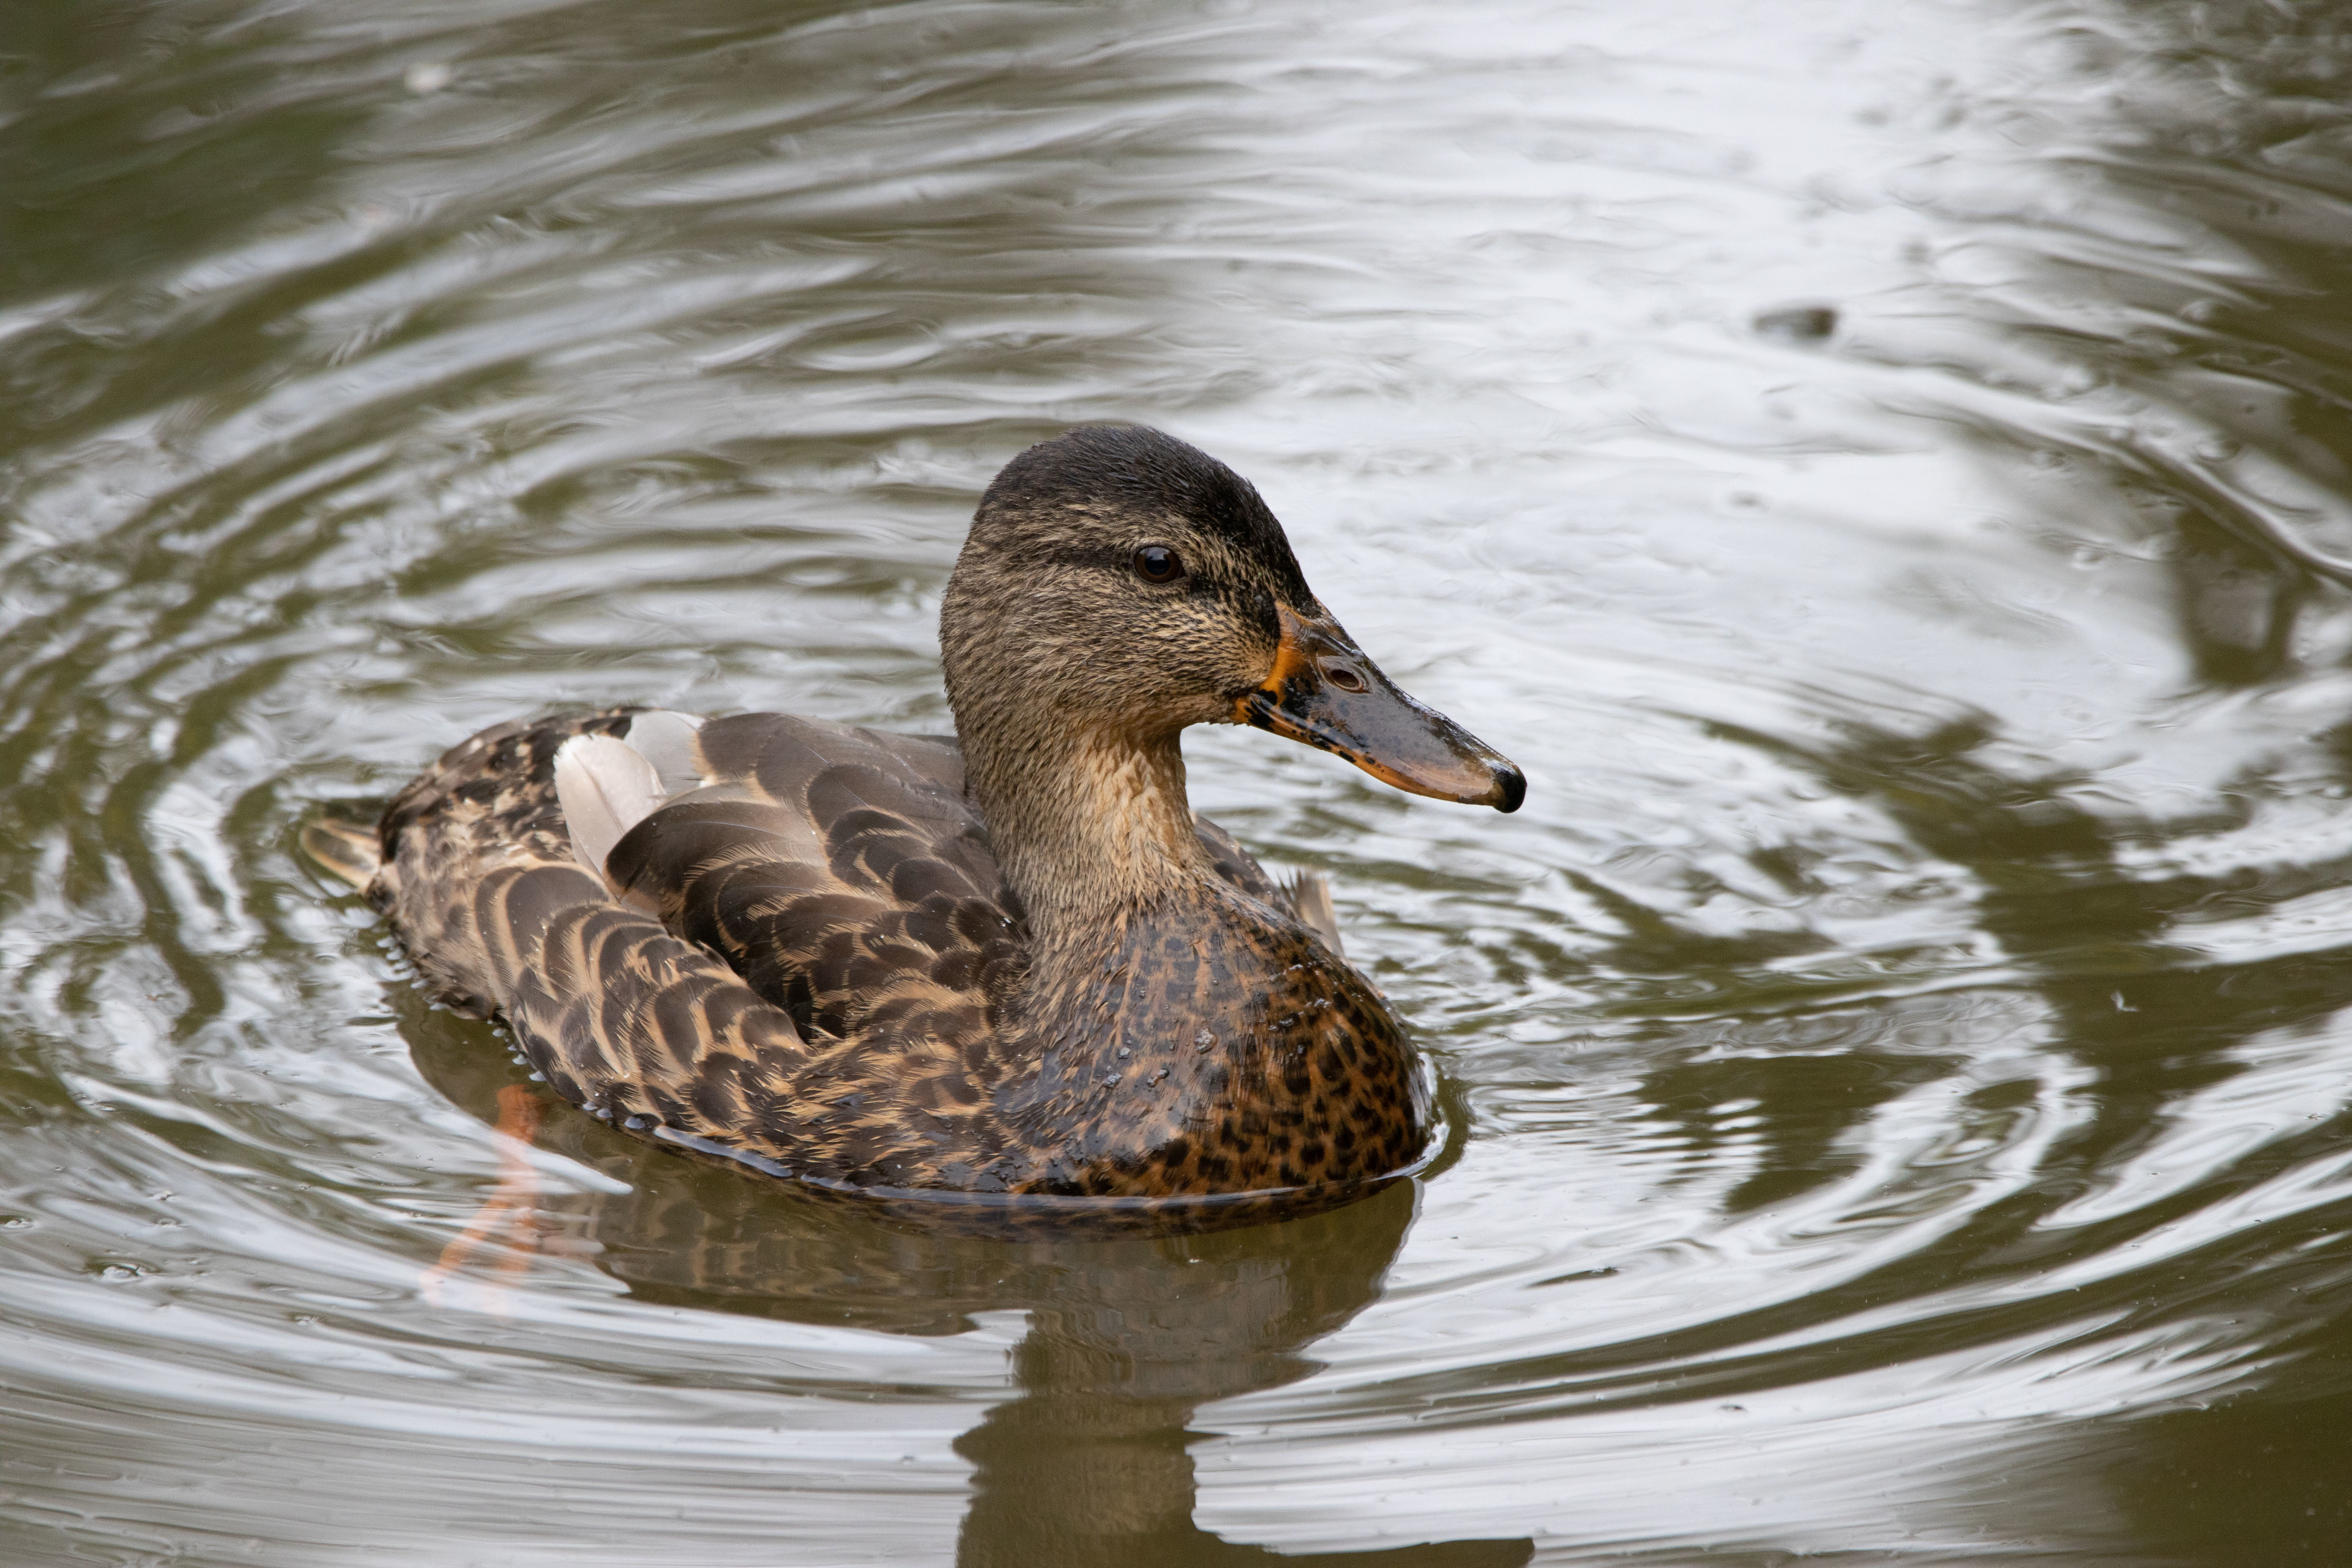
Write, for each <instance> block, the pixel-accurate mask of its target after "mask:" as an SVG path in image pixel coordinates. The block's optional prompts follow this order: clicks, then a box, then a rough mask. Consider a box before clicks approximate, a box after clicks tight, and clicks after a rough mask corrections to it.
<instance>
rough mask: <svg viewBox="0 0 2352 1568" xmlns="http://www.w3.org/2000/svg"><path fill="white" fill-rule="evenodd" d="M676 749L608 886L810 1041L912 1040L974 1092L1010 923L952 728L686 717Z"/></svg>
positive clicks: (617, 847) (1010, 907) (1014, 946)
mask: <svg viewBox="0 0 2352 1568" xmlns="http://www.w3.org/2000/svg"><path fill="white" fill-rule="evenodd" d="M690 762H691V766H692V769H693V771H694V773H695V774H696V775H697V776H698V777H699V779H700V780H701V781H702V782H701V783H700V784H699V785H698V787H696V788H694V789H691V790H688V791H687V792H686V793H684V794H681V795H677V796H675V797H673V798H671V799H669V800H667V802H666V803H665V804H663V805H661V806H660V807H659V808H658V809H656V810H655V811H653V812H652V813H651V814H650V815H648V816H646V817H645V819H644V820H643V821H642V822H640V823H638V824H637V825H636V826H634V827H632V828H630V829H629V830H628V831H627V832H626V833H625V834H624V835H623V836H622V837H621V838H620V839H619V841H618V842H617V843H615V844H614V847H613V849H612V851H611V853H610V854H608V855H607V856H606V857H605V858H604V870H605V872H606V874H607V875H608V876H609V877H610V878H611V879H612V883H613V887H614V890H615V892H616V893H617V894H618V895H619V896H620V898H621V899H622V900H625V901H626V902H628V903H630V904H631V905H634V906H635V907H638V908H641V909H644V910H647V911H649V912H652V913H655V914H656V915H658V916H659V918H660V919H661V921H663V923H664V924H665V925H666V926H667V927H668V928H669V929H670V930H672V931H676V932H677V934H678V935H679V936H682V937H684V938H686V939H687V940H688V941H690V942H698V943H700V944H701V945H703V946H705V947H708V948H709V949H710V950H711V951H712V952H716V953H719V955H720V956H722V957H723V958H725V959H726V961H727V962H728V963H729V964H730V965H731V966H732V967H733V968H734V969H735V971H736V973H739V974H740V975H741V976H742V977H743V979H744V981H745V983H746V984H749V985H750V986H751V989H752V990H753V991H754V992H756V993H758V994H760V995H761V996H762V997H764V998H765V999H767V1000H768V1001H770V1002H772V1003H773V1004H774V1005H777V1006H780V1007H782V1008H783V1009H784V1010H785V1012H787V1013H788V1014H790V1015H791V1016H792V1017H793V1021H794V1023H795V1024H797V1025H798V1026H799V1027H800V1028H801V1030H802V1032H803V1035H804V1036H805V1037H808V1038H809V1039H811V1040H812V1041H822V1040H825V1039H841V1038H845V1037H849V1036H851V1035H859V1036H861V1037H866V1038H867V1039H868V1041H869V1042H870V1044H869V1048H873V1049H885V1048H903V1049H912V1048H914V1047H912V1046H911V1045H908V1044H905V1042H911V1041H914V1040H918V1039H921V1038H929V1039H932V1040H934V1041H937V1042H940V1048H941V1049H944V1050H952V1051H954V1052H955V1053H957V1054H958V1056H959V1057H960V1058H964V1059H966V1062H967V1069H968V1070H969V1071H970V1072H971V1073H972V1074H973V1075H974V1079H975V1081H974V1082H973V1083H972V1084H971V1086H970V1087H971V1088H972V1089H974V1091H975V1092H977V1091H978V1089H979V1087H980V1084H981V1082H982V1081H984V1080H985V1079H987V1077H988V1076H989V1073H988V1065H989V1064H988V1061H987V1059H986V1058H989V1057H990V1055H991V1052H992V1047H993V1045H994V1043H995V1032H996V1031H995V1011H996V1007H997V1004H998V1001H999V999H1000V998H1001V997H1003V994H1004V993H1005V991H1006V988H1007V986H1008V985H1009V984H1010V983H1011V981H1012V980H1013V977H1014V975H1015V974H1016V973H1017V972H1018V969H1019V965H1020V963H1021V956H1022V927H1021V917H1020V910H1019V908H1018V906H1017V904H1016V902H1015V901H1014V900H1013V896H1012V894H1011V892H1010V890H1009V889H1007V888H1006V887H1005V885H1004V878H1003V872H1002V871H1001V870H1000V869H999V868H998V867H997V863H996V857H995V855H994V853H993V852H992V850H991V849H990V847H989V844H988V837H987V833H986V831H985V829H984V828H983V827H982V824H981V820H980V817H979V815H978V813H977V812H975V811H974V810H973V809H972V806H971V803H970V802H969V801H968V800H967V799H966V798H965V795H964V788H963V758H962V754H961V752H960V751H959V750H958V749H957V747H956V744H955V742H953V741H949V740H936V739H931V738H928V737H923V736H914V735H894V734H887V733H885V732H883V731H874V730H863V729H857V728H854V727H852V726H849V725H845V724H829V723H825V722H823V721H818V720H813V719H800V718H794V717H793V716H791V715H788V714H782V713H746V714H740V715H738V716H736V717H734V718H730V719H714V720H712V721H709V722H708V723H706V724H704V725H703V726H702V727H701V728H700V729H699V730H698V731H695V732H694V735H693V738H692V748H691V758H690ZM886 1040H887V1041H890V1042H898V1044H896V1045H889V1046H886V1045H885V1043H884V1042H885V1041H886ZM929 1065H932V1066H934V1067H940V1066H944V1063H941V1064H929ZM916 1067H917V1064H911V1063H910V1064H908V1070H910V1071H912V1070H916Z"/></svg>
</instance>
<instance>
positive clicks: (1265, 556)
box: [940, 426, 1527, 811]
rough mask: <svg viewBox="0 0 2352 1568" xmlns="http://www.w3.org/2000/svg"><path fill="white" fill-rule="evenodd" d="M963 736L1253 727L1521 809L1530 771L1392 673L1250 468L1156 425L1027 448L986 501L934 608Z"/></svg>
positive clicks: (1400, 776) (995, 740)
mask: <svg viewBox="0 0 2352 1568" xmlns="http://www.w3.org/2000/svg"><path fill="white" fill-rule="evenodd" d="M940 650H941V658H942V663H943V665H944V666H945V669H946V674H947V683H948V698H949V700H950V703H951V704H952V705H953V706H954V708H955V710H956V717H957V721H958V724H959V725H960V727H961V728H962V729H963V730H964V731H965V734H966V740H967V743H969V742H971V741H973V740H975V739H978V738H979V737H977V736H975V735H974V734H973V731H974V729H975V727H978V728H982V729H984V730H986V731H990V735H989V738H988V742H987V743H988V744H990V745H992V746H993V747H995V748H999V749H1004V748H1019V747H1031V748H1035V749H1038V750H1041V751H1044V750H1059V749H1060V747H1059V746H1058V745H1057V744H1056V742H1057V741H1066V740H1067V739H1070V738H1072V737H1074V736H1075V737H1077V738H1080V739H1092V738H1097V737H1098V738H1100V739H1102V740H1106V741H1116V742H1129V743H1135V744H1140V745H1144V746H1150V745H1152V744H1154V743H1155V742H1167V741H1172V739H1173V737H1174V735H1175V734H1176V732H1177V731H1180V730H1182V729H1183V728H1184V727H1185V726H1187V725H1191V724H1220V723H1228V724H1230V723H1239V724H1254V725H1255V726H1257V727H1258V728H1259V729H1262V730H1270V731H1273V732H1274V733H1276V734H1277V735H1286V736H1288V737H1289V738H1290V739H1292V740H1295V741H1299V742H1305V743H1306V744H1307V745H1310V746H1314V747H1316V748H1317V749H1318V750H1321V751H1326V752H1332V753H1334V754H1336V755H1339V756H1342V757H1345V758H1347V759H1348V760H1349V762H1351V763H1355V764H1356V765H1357V766H1358V767H1360V768H1362V769H1363V770H1364V771H1365V772H1366V773H1370V774H1371V775H1372V776H1373V777H1374V778H1377V779H1380V780H1382V781H1383V782H1385V783H1387V784H1394V785H1395V786H1396V787H1397V788H1399V789H1403V790H1410V791H1412V793H1414V794H1416V795H1433V796H1435V797H1436V798H1438V799H1440V800H1454V801H1464V802H1467V803H1470V804H1473V805H1491V806H1494V807H1496V809H1497V810H1501V811H1516V810H1517V808H1518V805H1519V802H1520V801H1521V800H1522V799H1523V798H1524V797H1525V796H1526V794H1527V780H1526V777H1525V775H1523V774H1522V773H1520V772H1519V770H1518V769H1517V768H1516V767H1514V766H1513V765H1512V764H1511V763H1509V762H1508V761H1507V760H1506V759H1505V758H1504V757H1503V756H1502V755H1501V754H1500V753H1498V752H1496V751H1494V750H1493V749H1492V748H1491V747H1489V746H1487V745H1486V743H1485V742H1481V741H1479V740H1478V739H1477V738H1475V736H1473V735H1471V734H1470V733H1469V732H1468V731H1465V730H1464V729H1463V728H1462V727H1461V726H1460V725H1458V724H1456V723H1454V721H1452V720H1451V719H1448V718H1446V717H1445V716H1444V714H1442V713H1438V712H1435V711H1433V710H1431V709H1428V708H1425V707H1423V706H1422V704H1420V703H1419V702H1416V701H1414V700H1412V698H1411V697H1408V696H1406V695H1405V694H1404V693H1403V692H1402V691H1400V690H1399V689H1397V688H1396V686H1395V685H1394V684H1393V683H1392V682H1391V681H1390V679H1388V677H1387V676H1385V675H1383V674H1381V669H1380V667H1379V666H1378V665H1375V664H1374V663H1373V662H1372V661H1371V659H1370V658H1368V657H1366V655H1365V653H1364V651H1363V650H1362V649H1361V648H1360V647H1357V645H1356V641H1355V639H1354V638H1352V637H1349V635H1348V634H1347V632H1346V631H1345V630H1344V629H1343V628H1342V627H1341V626H1340V625H1339V622H1338V621H1337V620H1336V619H1334V618H1333V617H1332V616H1331V613H1330V612H1329V611H1328V610H1326V609H1325V608H1324V607H1323V605H1322V604H1321V602H1320V601H1318V599H1317V598H1316V597H1315V595H1314V593H1313V591H1312V590H1310V589H1309V588H1308V587H1307V579H1306V578H1305V577H1304V576H1303V575H1301V574H1300V573H1299V570H1298V563H1297V559H1296V558H1295V557H1294V556H1293V555H1292V554H1291V552H1290V542H1289V540H1288V539H1286V537H1284V535H1283V531H1282V525H1281V524H1280V523H1279V522H1277V521H1275V517H1274V513H1273V512H1272V511H1271V510H1268V509H1267V507H1266V504H1265V501H1263V500H1260V499H1259V498H1258V493H1257V491H1256V490H1255V489H1254V488H1252V486H1251V485H1250V483H1249V481H1248V480H1246V479H1243V478H1242V477H1241V476H1240V475H1238V474H1236V473H1234V471H1233V470H1232V469H1231V468H1226V467H1225V466H1224V465H1223V463H1220V462H1218V461H1217V460H1216V459H1215V458H1211V457H1209V456H1208V455H1207V454H1206V453H1203V452H1201V451H1198V450H1196V449H1194V448H1193V447H1188V446H1186V445H1185V444H1184V443H1183V442H1181V441H1179V440H1176V439H1174V438H1173V437H1169V436H1164V435H1162V434H1160V432H1159V431H1157V430H1149V429H1135V428H1121V427H1112V426H1087V427H1084V428H1081V429H1076V430H1073V431H1071V432H1069V433H1068V434H1067V435H1065V436H1061V437H1056V438H1055V439H1054V440H1051V441H1047V442H1045V443H1044V444H1042V445H1040V446H1035V447H1030V448H1029V449H1028V450H1027V451H1025V452H1024V453H1022V454H1021V455H1020V456H1019V457H1017V458H1013V461H1012V462H1010V463H1008V464H1006V465H1005V466H1004V469H1003V472H1002V473H1000V474H998V475H997V476H996V479H995V482H994V483H992V484H991V485H990V486H989V487H988V491H987V494H986V495H985V496H983V497H982V500H981V503H980V511H979V514H978V515H977V516H976V517H975V518H974V519H973V520H972V526H971V538H970V539H969V540H968V541H967V542H966V543H965V545H964V549H963V553H962V555H961V558H960V559H959V560H958V561H957V563H956V568H955V574H954V575H953V577H952V578H951V579H950V582H949V584H948V592H947V598H946V602H945V603H944V604H943V605H941V607H940Z"/></svg>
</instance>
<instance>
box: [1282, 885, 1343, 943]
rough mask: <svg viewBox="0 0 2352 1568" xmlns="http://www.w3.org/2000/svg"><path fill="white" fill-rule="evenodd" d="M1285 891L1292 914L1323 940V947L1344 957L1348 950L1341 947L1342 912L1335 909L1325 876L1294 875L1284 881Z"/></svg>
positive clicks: (1283, 887)
mask: <svg viewBox="0 0 2352 1568" xmlns="http://www.w3.org/2000/svg"><path fill="white" fill-rule="evenodd" d="M1282 890H1283V892H1284V894H1285V895H1286V897H1288V899H1289V900H1290V908H1291V911H1292V912H1293V913H1295V914H1296V915H1297V917H1298V918H1299V919H1300V920H1301V921H1305V922H1306V924H1307V929H1308V930H1309V931H1313V932H1314V933H1315V934H1316V935H1317V936H1319V937H1321V938H1322V939H1323V945H1324V946H1326V947H1328V948H1329V949H1330V950H1331V951H1332V952H1337V953H1341V954H1344V953H1345V952H1346V951H1347V950H1346V949H1345V948H1343V947H1341V946H1340V945H1339V910H1336V909H1334V908H1333V907H1332V905H1331V884H1330V883H1329V882H1328V881H1327V880H1325V879H1324V877H1323V873H1322V872H1320V871H1293V872H1292V873H1291V874H1290V875H1289V876H1287V877H1285V878H1284V879H1282Z"/></svg>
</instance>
